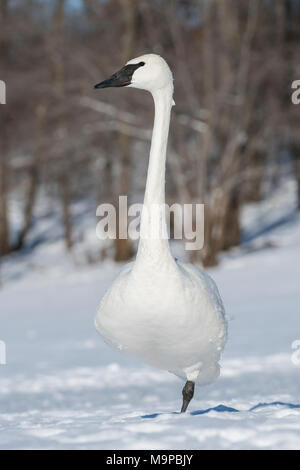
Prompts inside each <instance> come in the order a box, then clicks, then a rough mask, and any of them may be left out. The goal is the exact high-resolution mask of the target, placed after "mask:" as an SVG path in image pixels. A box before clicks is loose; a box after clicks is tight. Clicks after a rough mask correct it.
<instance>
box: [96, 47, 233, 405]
mask: <svg viewBox="0 0 300 470" xmlns="http://www.w3.org/2000/svg"><path fill="white" fill-rule="evenodd" d="M130 74H131V76H130ZM128 76H130V77H128ZM128 78H129V79H128ZM125 85H127V86H134V87H136V88H143V89H146V90H148V91H150V92H151V93H152V95H153V98H154V104H155V120H154V129H153V136H152V142H151V151H150V160H149V168H148V175H147V184H146V191H145V199H144V210H143V213H142V219H141V234H142V237H141V239H140V242H139V248H138V253H137V257H136V260H135V262H133V263H129V264H128V265H126V266H125V267H124V268H123V270H122V271H121V273H120V274H119V276H118V277H117V279H116V280H115V281H114V283H113V284H112V286H111V287H110V289H109V290H108V292H107V293H106V294H105V296H104V298H103V299H102V302H101V304H100V307H99V310H98V312H97V315H96V320H95V324H96V328H97V330H98V331H99V333H101V335H102V336H103V337H104V338H105V340H106V341H107V342H109V343H110V344H111V345H113V346H114V347H116V348H118V349H122V350H125V351H128V352H129V353H131V354H133V355H134V356H135V357H137V358H139V359H141V360H143V361H144V362H146V363H148V364H150V365H152V366H155V367H158V368H161V369H166V370H168V371H170V372H173V373H174V374H176V375H178V376H179V377H182V378H183V379H184V380H187V381H188V382H187V384H186V387H187V386H188V388H189V387H191V384H192V389H193V384H194V383H195V382H197V383H199V384H207V383H210V382H212V381H213V380H214V379H215V378H216V377H217V376H218V375H219V365H218V360H219V358H220V354H221V351H222V349H223V347H224V344H225V341H226V321H225V313H224V307H223V304H222V301H221V298H220V295H219V293H218V289H217V287H216V285H215V283H214V281H213V280H212V279H211V278H210V277H209V276H208V275H207V274H206V273H205V272H204V271H203V270H201V269H200V268H197V267H195V266H193V265H191V264H186V263H182V262H179V261H177V260H175V259H174V258H173V257H172V255H171V253H170V249H169V243H168V240H167V239H165V238H164V237H154V236H153V233H156V234H157V233H161V230H163V229H164V228H165V223H166V222H165V217H164V214H163V213H158V212H157V211H156V212H155V211H154V212H151V208H152V207H153V206H154V205H157V204H159V205H160V204H161V205H163V204H164V202H165V160H166V147H167V139H168V131H169V123H170V111H171V107H172V104H173V78H172V74H171V71H170V69H169V67H168V65H167V64H166V62H165V61H164V60H163V59H162V58H161V57H160V56H157V55H154V54H148V55H145V56H142V57H139V58H137V59H134V60H132V61H130V62H129V63H128V64H127V65H126V66H125V67H124V69H122V70H121V71H120V72H118V73H117V74H115V75H113V76H112V77H111V78H110V79H108V80H106V81H105V82H102V83H101V84H99V85H98V86H96V87H97V88H105V87H107V86H125ZM147 214H148V217H147ZM186 387H185V389H184V391H183V395H184V403H186V404H185V405H184V406H183V411H185V409H186V407H187V404H188V402H189V400H190V399H191V397H192V395H193V390H192V392H191V390H187V389H186ZM185 396H186V402H185Z"/></svg>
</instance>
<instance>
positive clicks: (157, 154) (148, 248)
mask: <svg viewBox="0 0 300 470" xmlns="http://www.w3.org/2000/svg"><path fill="white" fill-rule="evenodd" d="M152 95H153V99H154V106H155V116H154V127H153V134H152V140H151V150H150V157H149V166H148V174H147V182H146V190H145V198H144V206H143V211H142V216H141V231H140V233H141V236H140V242H139V247H138V253H137V259H136V263H137V264H139V262H147V263H150V264H155V263H157V262H159V264H162V263H163V262H169V263H171V262H174V261H173V258H172V256H171V253H170V248H169V242H168V239H167V238H166V236H165V235H163V234H166V233H167V232H166V229H167V226H166V217H165V213H164V210H163V208H164V204H165V169H166V152H167V143H168V134H169V127H170V114H171V108H172V104H173V83H170V84H169V85H168V86H167V87H165V88H162V89H160V90H157V91H155V92H153V93H152Z"/></svg>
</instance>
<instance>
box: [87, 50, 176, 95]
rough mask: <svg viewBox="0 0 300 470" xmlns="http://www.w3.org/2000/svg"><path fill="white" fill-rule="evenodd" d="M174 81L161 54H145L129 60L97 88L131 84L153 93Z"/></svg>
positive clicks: (130, 85) (96, 86)
mask: <svg viewBox="0 0 300 470" xmlns="http://www.w3.org/2000/svg"><path fill="white" fill-rule="evenodd" d="M172 83H173V76H172V72H171V70H170V68H169V66H168V64H167V62H166V61H165V60H164V59H163V58H162V57H160V56H159V55H156V54H145V55H142V56H140V57H137V58H136V59H132V60H129V62H127V64H126V65H125V66H124V67H123V68H121V70H119V71H118V72H116V73H114V74H113V75H112V76H111V77H110V78H108V79H107V80H104V81H103V82H101V83H98V84H97V85H95V88H108V87H124V86H129V87H134V88H141V89H142V90H147V91H150V92H151V93H153V92H155V91H156V90H159V89H162V88H165V87H166V86H168V85H170V84H171V85H172Z"/></svg>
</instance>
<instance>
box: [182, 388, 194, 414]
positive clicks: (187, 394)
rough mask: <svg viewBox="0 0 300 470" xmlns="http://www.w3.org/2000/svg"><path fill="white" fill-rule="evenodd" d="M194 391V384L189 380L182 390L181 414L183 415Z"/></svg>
mask: <svg viewBox="0 0 300 470" xmlns="http://www.w3.org/2000/svg"><path fill="white" fill-rule="evenodd" d="M194 390H195V383H194V382H192V381H191V380H188V381H187V382H186V384H185V386H184V387H183V390H182V397H183V402H182V407H181V413H184V412H185V411H186V409H187V407H188V406H189V403H190V401H191V399H192V398H193V396H194Z"/></svg>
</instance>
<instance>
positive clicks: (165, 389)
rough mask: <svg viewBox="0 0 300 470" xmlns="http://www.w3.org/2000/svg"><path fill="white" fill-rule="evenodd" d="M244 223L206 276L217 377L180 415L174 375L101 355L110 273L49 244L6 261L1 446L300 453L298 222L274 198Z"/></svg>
mask: <svg viewBox="0 0 300 470" xmlns="http://www.w3.org/2000/svg"><path fill="white" fill-rule="evenodd" d="M254 219H255V220H256V222H255V223H254V222H253V220H254ZM258 222H259V223H258ZM247 224H248V225H247ZM244 225H245V226H246V228H247V237H246V241H247V243H246V244H245V246H244V248H243V249H238V250H235V251H233V252H232V253H230V254H229V255H226V256H224V257H223V260H222V263H221V265H220V266H219V267H218V268H217V269H215V270H213V271H212V272H211V274H212V276H213V277H214V278H215V280H216V281H217V283H218V286H219V288H220V291H221V293H222V296H223V298H224V302H225V306H226V309H227V312H228V315H229V317H230V324H229V341H228V345H227V347H226V351H225V353H224V355H223V359H222V363H221V365H222V370H221V377H220V378H219V379H218V380H217V381H216V382H215V383H214V384H212V385H210V386H207V387H203V388H198V389H197V391H196V397H195V399H194V400H193V402H192V403H191V405H190V408H189V412H188V413H186V414H185V415H180V414H179V413H177V411H178V410H179V408H180V405H181V388H182V386H183V383H182V382H181V381H180V380H179V379H177V378H176V377H173V376H171V375H170V374H168V373H167V372H163V371H159V370H156V369H152V368H150V367H146V366H144V365H142V364H140V363H139V362H137V361H135V360H134V359H132V358H130V357H128V356H124V355H122V354H121V353H119V352H116V351H113V350H111V349H109V348H108V347H107V346H106V345H105V344H104V343H103V342H102V340H101V338H100V336H98V334H97V333H96V331H95V330H94V326H93V317H94V314H95V311H96V309H97V305H98V303H99V300H100V298H101V296H102V294H103V293H104V291H105V289H106V288H107V287H108V285H109V284H110V282H111V281H112V279H113V278H114V276H115V275H116V272H117V271H118V269H119V268H118V267H116V266H115V265H113V264H110V263H104V264H102V265H92V266H89V267H87V266H85V267H84V266H82V267H79V268H76V269H75V268H74V266H73V265H72V263H71V262H69V261H67V260H66V258H64V257H63V256H62V255H61V254H60V244H59V242H56V243H53V244H52V245H50V244H49V245H48V246H47V247H45V246H40V247H37V248H36V249H35V250H34V253H33V254H31V255H30V256H24V257H19V256H18V257H12V258H10V259H9V260H7V261H6V262H5V263H4V265H3V266H2V268H1V277H2V282H3V283H4V284H3V286H2V288H1V289H0V340H3V341H5V342H6V347H7V365H5V366H4V365H3V366H0V448H1V449H11V448H13V449H32V448H34V449H54V448H55V449H292V448H294V449H300V363H299V364H298V365H297V364H295V363H293V361H292V354H293V353H295V351H294V350H293V349H292V346H291V345H292V342H293V341H295V340H300V310H299V304H300V284H299V265H300V218H299V216H296V215H295V213H293V204H290V205H289V204H282V194H281V195H279V196H278V197H277V199H276V197H275V198H274V199H273V200H272V203H271V204H265V205H264V206H263V207H262V208H260V211H259V212H258V210H257V207H252V208H251V207H250V208H248V210H247V214H246V216H245V223H244ZM258 227H259V230H258ZM299 356H300V355H299ZM294 358H295V359H297V355H296V354H294ZM299 359H300V357H299ZM294 362H297V361H294ZM299 362H300V361H299Z"/></svg>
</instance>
